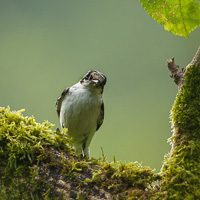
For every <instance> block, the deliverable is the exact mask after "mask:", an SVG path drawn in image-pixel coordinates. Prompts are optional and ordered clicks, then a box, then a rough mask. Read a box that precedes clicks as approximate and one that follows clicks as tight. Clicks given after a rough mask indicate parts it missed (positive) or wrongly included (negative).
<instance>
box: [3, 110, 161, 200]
mask: <svg viewBox="0 0 200 200" xmlns="http://www.w3.org/2000/svg"><path fill="white" fill-rule="evenodd" d="M21 112H22V110H21V111H14V112H11V111H10V109H9V108H0V163H1V164H0V199H91V198H90V197H92V196H96V197H98V198H97V199H134V198H140V199H149V198H150V197H151V196H152V195H153V194H154V189H153V185H152V184H153V182H155V181H157V180H158V179H159V178H160V176H159V175H157V174H154V172H153V170H151V169H150V168H149V167H142V166H141V165H140V164H139V163H136V162H135V163H128V164H125V163H121V162H112V163H109V162H107V161H106V160H105V157H104V156H102V158H100V159H89V160H83V159H81V158H77V157H76V156H75V155H74V152H73V150H72V149H71V148H70V146H69V139H68V138H67V137H66V136H65V133H61V132H60V131H58V130H57V131H53V130H52V127H53V125H52V124H50V123H48V122H44V123H43V124H39V123H36V122H35V120H34V118H33V117H29V118H28V117H23V116H22V114H21ZM129 197H130V198H129Z"/></svg>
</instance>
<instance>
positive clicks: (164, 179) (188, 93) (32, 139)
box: [0, 48, 200, 200]
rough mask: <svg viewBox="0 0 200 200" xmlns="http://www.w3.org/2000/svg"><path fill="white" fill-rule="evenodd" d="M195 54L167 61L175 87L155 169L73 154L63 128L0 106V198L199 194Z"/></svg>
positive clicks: (199, 86)
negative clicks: (187, 60)
mask: <svg viewBox="0 0 200 200" xmlns="http://www.w3.org/2000/svg"><path fill="white" fill-rule="evenodd" d="M199 58H200V48H199V50H198V51H197V54H196V56H195V57H194V59H193V60H192V62H191V64H189V65H188V66H187V67H186V68H184V69H179V67H178V66H177V65H176V64H175V63H174V59H172V60H170V61H168V67H169V70H170V71H171V77H172V78H174V80H175V83H177V85H178V88H179V90H178V94H177V97H176V100H175V103H174V105H173V108H172V110H171V121H172V131H173V135H172V137H171V138H170V142H171V145H172V148H171V151H170V153H169V154H168V155H166V156H165V159H164V163H163V167H162V169H161V172H160V173H158V174H157V173H155V172H154V171H153V170H152V169H150V167H146V166H141V164H140V163H138V162H129V163H122V162H120V161H115V160H114V161H113V162H108V161H106V158H105V156H104V155H102V157H101V158H99V159H94V158H91V159H87V160H86V159H82V158H81V157H77V156H75V154H74V151H73V149H72V148H71V147H70V145H69V143H70V139H69V138H67V137H66V136H65V133H66V130H63V131H62V132H60V131H59V130H56V131H53V130H52V127H53V125H52V124H50V123H49V122H44V123H42V124H39V123H36V122H35V120H34V118H33V117H23V116H22V114H21V112H22V111H23V110H20V111H12V112H11V111H10V109H9V107H8V108H0V199H9V200H12V199H13V200H17V199H20V200H21V199H34V200H37V199H67V200H68V199H69V200H70V199H90V200H92V199H94V200H96V199H101V200H102V199H108V200H112V199H122V200H123V199H126V200H127V199H130V200H131V199H177V200H179V199H200V59H199Z"/></svg>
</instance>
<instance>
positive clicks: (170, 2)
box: [140, 0, 200, 37]
mask: <svg viewBox="0 0 200 200" xmlns="http://www.w3.org/2000/svg"><path fill="white" fill-rule="evenodd" d="M140 3H141V4H142V6H143V7H144V9H145V10H146V11H147V12H148V14H149V15H150V16H151V17H153V18H154V20H155V21H157V22H158V23H160V24H162V25H163V27H164V29H165V30H167V31H170V32H172V33H173V34H175V35H179V36H186V37H189V34H190V32H191V31H193V30H194V29H195V28H196V27H198V26H200V0H140Z"/></svg>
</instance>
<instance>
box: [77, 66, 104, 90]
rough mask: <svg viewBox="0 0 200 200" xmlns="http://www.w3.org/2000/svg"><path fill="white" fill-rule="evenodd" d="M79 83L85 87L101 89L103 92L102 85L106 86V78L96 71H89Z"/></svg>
mask: <svg viewBox="0 0 200 200" xmlns="http://www.w3.org/2000/svg"><path fill="white" fill-rule="evenodd" d="M80 83H81V84H83V85H85V86H91V87H94V88H101V89H102V91H103V88H104V85H105V84H106V77H105V75H103V74H102V73H101V72H98V71H96V70H90V71H88V73H87V74H86V75H85V76H84V77H83V78H82V79H81V80H80Z"/></svg>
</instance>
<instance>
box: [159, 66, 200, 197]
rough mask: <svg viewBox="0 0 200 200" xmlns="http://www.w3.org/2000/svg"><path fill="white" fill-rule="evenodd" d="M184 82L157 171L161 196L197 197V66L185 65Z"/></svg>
mask: <svg viewBox="0 0 200 200" xmlns="http://www.w3.org/2000/svg"><path fill="white" fill-rule="evenodd" d="M184 82H185V83H184V85H183V86H182V87H181V90H180V93H179V94H178V95H177V98H176V101H175V103H174V105H173V108H172V111H171V120H172V128H173V135H172V137H171V138H170V142H171V144H172V150H171V152H170V153H169V155H168V156H166V158H165V161H164V165H163V167H162V171H161V173H162V175H163V178H162V181H161V183H160V184H161V188H160V191H161V193H160V194H161V197H162V198H161V199H200V66H198V65H191V66H188V67H187V70H186V73H185V79H184Z"/></svg>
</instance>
